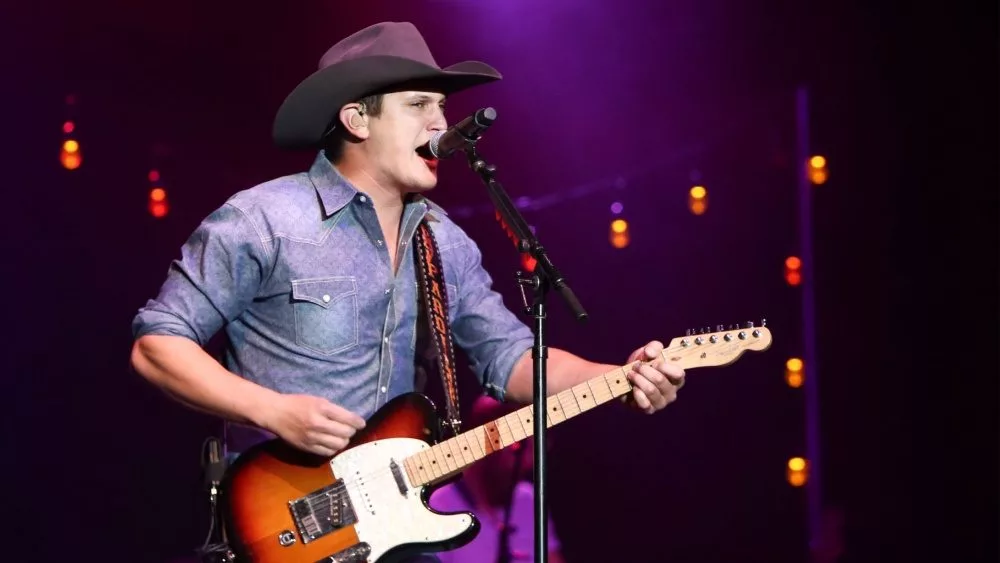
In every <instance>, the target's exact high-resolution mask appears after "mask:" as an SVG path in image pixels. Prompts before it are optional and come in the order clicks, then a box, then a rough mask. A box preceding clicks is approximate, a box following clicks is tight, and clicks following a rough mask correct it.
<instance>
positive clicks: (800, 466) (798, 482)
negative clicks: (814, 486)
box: [785, 457, 809, 487]
mask: <svg viewBox="0 0 1000 563" xmlns="http://www.w3.org/2000/svg"><path fill="white" fill-rule="evenodd" d="M785 477H786V478H787V479H788V483H789V484H790V485H791V486H793V487H801V486H802V485H805V484H806V481H808V480H809V462H807V461H806V460H805V458H801V457H793V458H791V459H789V460H788V468H787V470H786V472H785Z"/></svg>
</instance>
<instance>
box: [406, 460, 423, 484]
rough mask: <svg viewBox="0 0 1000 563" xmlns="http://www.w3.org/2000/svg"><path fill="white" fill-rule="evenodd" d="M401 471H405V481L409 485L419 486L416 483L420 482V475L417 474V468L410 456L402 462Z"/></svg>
mask: <svg viewBox="0 0 1000 563" xmlns="http://www.w3.org/2000/svg"><path fill="white" fill-rule="evenodd" d="M403 470H404V471H406V480H407V481H409V482H410V483H411V484H419V483H417V481H419V480H420V475H419V474H417V468H416V465H415V462H414V460H413V456H410V457H408V458H406V459H404V460H403Z"/></svg>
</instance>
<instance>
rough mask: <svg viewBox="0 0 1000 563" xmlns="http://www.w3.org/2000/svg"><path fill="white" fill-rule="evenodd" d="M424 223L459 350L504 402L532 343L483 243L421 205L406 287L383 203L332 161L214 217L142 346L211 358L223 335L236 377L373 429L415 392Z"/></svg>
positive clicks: (155, 309) (162, 297) (253, 191)
mask: <svg viewBox="0 0 1000 563" xmlns="http://www.w3.org/2000/svg"><path fill="white" fill-rule="evenodd" d="M425 215H426V216H428V218H429V221H430V225H431V229H432V231H433V233H434V235H435V239H436V240H437V243H438V248H439V250H440V253H441V260H442V264H443V267H444V277H445V282H446V285H447V288H448V305H449V311H448V314H449V318H450V320H451V326H452V330H453V338H454V342H455V345H456V346H458V347H461V348H462V349H463V350H464V351H465V352H466V355H467V357H468V359H469V362H470V365H471V368H472V369H473V370H474V372H475V374H476V376H477V377H478V378H479V380H480V382H481V383H482V385H483V387H484V389H485V390H486V392H488V393H489V394H491V395H492V396H494V397H496V398H498V399H500V400H502V399H503V396H504V391H505V389H506V387H507V380H508V378H509V377H510V373H511V370H512V368H513V366H514V363H515V362H516V361H517V360H518V358H520V357H521V356H522V354H524V353H525V352H526V351H527V350H529V349H530V347H531V344H532V338H533V336H532V333H531V330H530V329H529V328H528V327H527V326H526V325H525V324H524V323H523V322H521V320H520V319H518V318H517V317H516V316H515V315H514V314H513V313H511V312H510V311H509V310H508V309H507V308H506V307H505V306H504V304H503V302H502V299H501V296H500V295H499V294H498V293H496V292H495V291H493V290H492V280H491V278H490V276H489V275H488V274H487V272H486V271H485V270H484V269H483V267H482V264H481V255H480V252H479V249H478V247H477V246H476V244H475V243H474V242H473V241H472V240H471V239H470V238H469V237H468V235H466V233H465V232H464V231H462V229H461V228H459V227H458V226H457V225H456V224H455V223H453V222H452V221H451V220H450V219H449V218H448V217H447V215H446V214H445V213H444V211H443V210H442V209H440V208H439V207H438V206H436V205H434V204H433V203H431V202H430V201H429V200H427V199H426V198H423V197H416V198H413V200H412V201H410V202H408V203H407V204H406V206H405V209H404V212H403V218H402V223H401V232H400V237H399V240H400V242H399V245H400V246H399V249H398V253H399V254H400V261H399V264H400V265H399V269H398V272H397V273H396V274H395V275H394V274H393V271H392V268H391V266H390V263H389V252H388V250H387V249H386V248H385V243H384V242H383V235H382V231H381V227H380V226H379V223H378V219H377V218H376V215H375V209H374V207H373V205H372V201H371V198H370V197H368V196H366V195H365V194H364V193H361V192H359V191H358V190H357V189H355V188H354V187H353V186H352V185H351V184H350V183H348V182H347V181H346V180H345V179H344V178H343V177H342V176H341V175H340V174H339V173H338V172H337V170H336V169H335V167H334V166H333V165H332V164H331V163H330V162H329V161H328V160H327V159H326V157H325V156H324V155H323V154H322V153H320V154H319V155H318V156H317V158H316V160H315V161H314V163H313V165H312V167H311V168H310V170H309V171H308V172H302V173H299V174H295V175H290V176H285V177H281V178H277V179H274V180H271V181H269V182H266V183H263V184H260V185H258V186H255V187H253V188H250V189H248V190H244V191H242V192H239V193H236V194H235V195H233V196H232V197H231V198H230V199H229V200H228V201H226V202H225V204H224V205H222V206H221V207H220V208H218V209H217V210H215V211H214V212H213V213H211V214H210V215H209V216H208V217H207V218H206V219H205V220H204V221H203V222H202V223H201V224H200V225H199V226H198V228H197V229H196V230H195V231H194V233H193V234H192V235H191V237H190V238H189V239H188V240H187V241H186V242H185V244H184V245H183V247H182V248H181V254H180V258H179V259H177V260H174V261H173V262H172V263H171V266H170V269H169V272H168V274H167V278H166V281H165V283H164V284H163V286H162V288H161V289H160V292H159V295H157V296H156V298H155V299H152V300H150V301H149V302H148V303H147V304H146V305H145V307H143V308H141V309H140V310H139V313H138V315H137V316H136V317H135V320H134V322H133V334H134V336H135V337H136V338H138V337H140V336H143V335H146V334H167V335H178V336H183V337H186V338H190V339H192V340H194V341H196V342H198V343H199V344H200V345H202V346H204V345H205V344H206V343H207V342H208V340H209V339H210V338H211V337H212V336H213V335H214V334H215V333H216V332H217V331H219V330H220V329H222V328H224V329H225V331H226V333H227V335H228V337H229V342H230V347H229V348H228V350H227V357H226V363H227V367H228V368H229V369H230V370H231V371H233V372H234V373H236V374H239V375H241V376H242V377H245V378H246V379H248V380H250V381H253V382H255V383H258V384H260V385H263V386H265V387H268V388H271V389H274V390H276V391H279V392H282V393H308V394H312V395H318V396H321V397H325V398H326V399H328V400H330V401H332V402H334V403H336V404H339V405H341V406H343V407H345V408H347V409H349V410H351V411H353V412H355V413H357V414H358V415H360V416H362V417H364V418H368V417H370V416H371V415H372V413H374V412H375V411H376V410H377V409H378V408H380V407H381V406H383V405H384V404H385V403H386V402H387V401H388V400H390V399H392V398H393V397H395V396H397V395H400V394H403V393H407V392H410V391H413V390H414V389H415V373H416V368H415V360H416V356H417V354H416V341H417V338H416V336H417V332H416V326H417V322H418V319H417V315H418V308H417V301H418V297H419V294H418V287H417V282H416V278H415V275H414V273H415V265H414V260H413V250H412V248H411V246H412V243H413V240H414V236H413V235H414V232H415V230H416V227H417V225H418V223H419V222H420V221H421V219H423V218H424V216H425ZM420 321H421V322H424V321H423V319H420ZM428 376H429V377H437V378H439V377H440V376H439V375H438V374H437V372H436V371H434V372H432V373H429V374H428Z"/></svg>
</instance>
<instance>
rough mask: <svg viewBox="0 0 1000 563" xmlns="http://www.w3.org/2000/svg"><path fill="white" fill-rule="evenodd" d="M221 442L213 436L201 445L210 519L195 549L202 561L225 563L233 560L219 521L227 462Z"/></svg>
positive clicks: (224, 532) (224, 530)
mask: <svg viewBox="0 0 1000 563" xmlns="http://www.w3.org/2000/svg"><path fill="white" fill-rule="evenodd" d="M224 452H225V448H224V447H223V442H222V441H221V440H219V439H218V438H216V437H215V436H210V437H208V438H206V439H205V441H204V442H203V443H202V447H201V469H202V474H203V476H204V487H205V488H206V489H208V493H209V506H210V513H211V520H210V522H209V526H208V535H206V536H205V542H204V543H203V544H202V546H201V547H200V548H198V549H196V550H195V552H196V553H197V554H198V557H199V558H200V559H201V560H202V562H203V563H225V562H231V561H235V558H234V556H233V553H232V551H231V550H230V549H229V544H228V541H227V539H226V528H225V526H223V525H222V523H221V522H220V521H219V510H218V496H219V484H220V483H221V482H222V477H223V476H224V475H225V473H226V469H227V467H226V466H227V463H226V456H225V453H224ZM216 530H218V532H219V536H220V538H219V541H217V542H215V543H212V538H213V536H214V535H215V533H216Z"/></svg>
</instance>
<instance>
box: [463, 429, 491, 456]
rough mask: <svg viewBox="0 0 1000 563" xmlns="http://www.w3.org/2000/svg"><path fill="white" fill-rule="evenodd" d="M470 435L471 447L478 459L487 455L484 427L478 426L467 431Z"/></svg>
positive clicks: (467, 434) (468, 435)
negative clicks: (484, 447)
mask: <svg viewBox="0 0 1000 563" xmlns="http://www.w3.org/2000/svg"><path fill="white" fill-rule="evenodd" d="M465 435H466V436H467V437H468V438H467V439H468V441H469V447H470V449H472V453H473V455H474V456H475V457H476V459H477V460H479V459H483V458H484V457H486V455H487V454H486V451H485V450H483V427H482V426H477V427H475V428H473V429H472V430H469V431H468V432H466V433H465Z"/></svg>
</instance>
